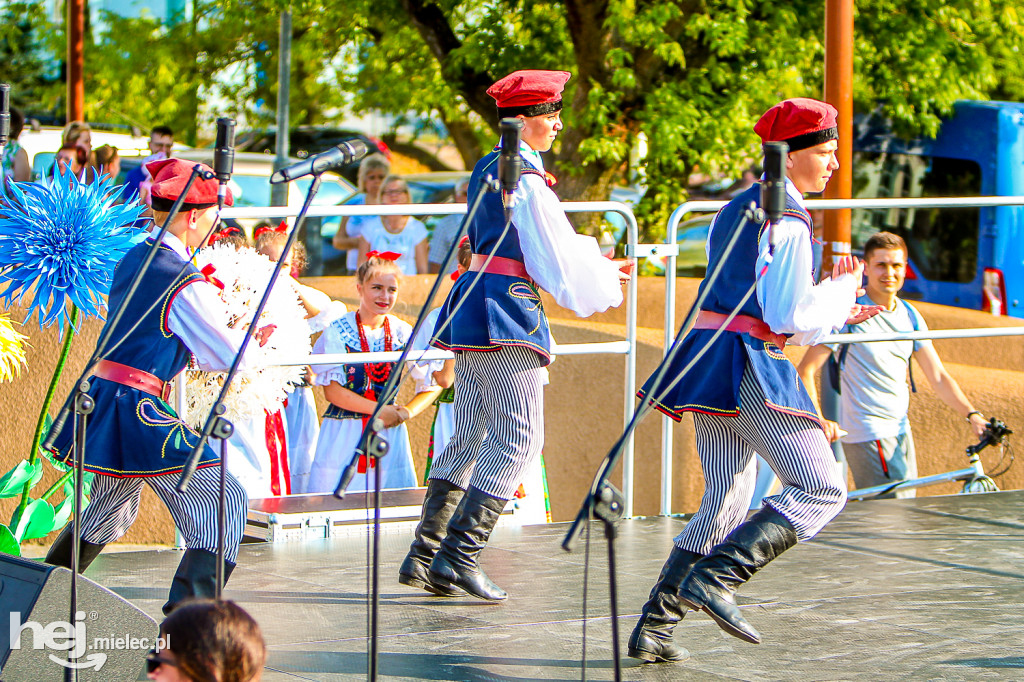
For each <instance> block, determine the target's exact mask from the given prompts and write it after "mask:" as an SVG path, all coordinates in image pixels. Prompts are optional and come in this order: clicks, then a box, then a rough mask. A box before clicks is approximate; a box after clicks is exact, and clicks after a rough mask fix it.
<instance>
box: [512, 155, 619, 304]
mask: <svg viewBox="0 0 1024 682" xmlns="http://www.w3.org/2000/svg"><path fill="white" fill-rule="evenodd" d="M514 197H515V205H514V206H513V208H512V222H513V224H515V226H516V229H517V230H518V232H519V245H520V247H521V248H522V250H523V261H524V262H525V264H526V271H527V272H528V273H530V276H531V277H532V278H533V279H534V281H536V282H537V284H538V285H539V286H540V287H541V288H542V289H544V290H545V291H547V292H548V293H550V294H551V295H552V296H553V297H554V299H555V301H557V302H558V305H560V306H562V307H563V308H568V309H570V310H572V311H573V312H575V313H576V315H577V316H579V317H589V316H590V315H593V314H594V313H599V312H603V311H605V310H607V309H608V308H612V307H615V306H618V305H621V304H622V285H621V284H620V283H619V267H618V265H617V264H616V263H615V262H614V261H611V260H609V259H607V258H605V257H604V256H602V255H601V249H600V247H599V246H598V243H597V240H596V239H594V238H593V237H590V236H587V235H582V234H577V233H576V230H574V229H573V227H572V225H571V224H570V223H569V220H568V218H566V217H565V211H563V210H562V207H561V206H560V205H559V203H558V197H557V196H556V195H555V193H554V192H552V191H551V188H549V187H548V186H547V183H546V182H545V181H544V178H543V177H542V176H539V175H535V174H533V173H525V174H523V176H522V178H521V179H520V180H519V186H518V187H517V188H516V191H515V193H514Z"/></svg>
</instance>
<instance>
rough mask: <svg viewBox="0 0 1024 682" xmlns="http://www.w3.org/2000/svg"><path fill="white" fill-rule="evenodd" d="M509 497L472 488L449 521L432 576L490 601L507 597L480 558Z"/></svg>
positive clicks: (433, 578) (433, 563) (438, 581)
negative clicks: (479, 562) (483, 569)
mask: <svg viewBox="0 0 1024 682" xmlns="http://www.w3.org/2000/svg"><path fill="white" fill-rule="evenodd" d="M505 502H506V500H501V499H498V498H497V497H491V496H490V495H488V494H487V493H485V492H483V491H482V490H478V489H477V488H472V487H471V488H470V489H469V490H467V491H466V495H465V496H464V497H463V498H462V502H460V503H459V507H458V509H457V510H456V511H455V516H454V518H452V520H451V522H450V523H449V524H448V535H447V536H446V537H445V539H444V540H443V541H442V542H441V548H440V549H439V550H438V552H437V554H436V555H435V556H434V560H433V561H432V562H431V564H430V579H431V582H433V583H434V584H435V585H440V586H441V587H451V586H453V585H454V586H457V587H461V588H462V589H464V590H465V591H466V592H469V593H470V594H471V595H473V596H474V597H478V598H479V599H485V600H487V601H502V600H503V599H508V594H507V593H506V592H505V590H503V589H501V588H500V587H498V586H497V585H495V584H494V583H493V582H491V579H490V578H488V577H487V574H485V573H484V572H483V571H481V570H480V567H479V566H478V565H477V560H478V559H479V558H480V552H481V551H482V550H483V548H484V546H486V545H487V538H489V537H490V536H491V531H492V530H494V524H496V523H497V522H498V517H499V516H501V512H502V510H504V509H505Z"/></svg>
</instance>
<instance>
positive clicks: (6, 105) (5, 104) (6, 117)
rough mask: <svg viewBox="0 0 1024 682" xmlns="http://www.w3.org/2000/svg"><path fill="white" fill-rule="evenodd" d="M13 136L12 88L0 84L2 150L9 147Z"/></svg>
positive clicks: (0, 145) (0, 135) (5, 84)
mask: <svg viewBox="0 0 1024 682" xmlns="http://www.w3.org/2000/svg"><path fill="white" fill-rule="evenodd" d="M10 136H11V86H10V84H9V83H0V149H3V148H4V147H5V146H6V145H7V138H9V137H10Z"/></svg>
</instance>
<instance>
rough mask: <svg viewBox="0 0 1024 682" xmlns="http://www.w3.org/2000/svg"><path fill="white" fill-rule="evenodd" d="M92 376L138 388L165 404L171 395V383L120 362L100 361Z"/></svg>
mask: <svg viewBox="0 0 1024 682" xmlns="http://www.w3.org/2000/svg"><path fill="white" fill-rule="evenodd" d="M92 375H93V376H94V377H99V378H100V379H106V380H107V381H113V382H114V383H115V384H121V385H122V386H129V387H131V388H137V389H139V390H140V391H142V392H143V393H148V394H150V395H154V396H156V397H158V398H160V399H161V400H163V401H165V402H166V401H167V399H168V398H169V397H170V395H171V384H170V382H168V381H162V380H161V379H159V378H158V377H156V376H155V375H153V374H150V373H149V372H143V371H142V370H141V369H135V368H134V367H129V366H128V365H122V364H121V363H119V362H111V361H110V360H100V361H99V362H97V363H96V367H94V368H93V370H92Z"/></svg>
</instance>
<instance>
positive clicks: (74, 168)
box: [50, 145, 82, 177]
mask: <svg viewBox="0 0 1024 682" xmlns="http://www.w3.org/2000/svg"><path fill="white" fill-rule="evenodd" d="M78 155H79V149H78V148H77V147H75V146H74V145H67V146H64V147H61V148H60V149H58V150H57V153H56V155H54V157H53V167H52V168H51V169H50V170H51V175H56V172H57V167H60V168H66V169H68V170H70V171H71V172H72V173H73V174H74V175H75V177H81V173H82V166H81V165H80V164H79V163H78Z"/></svg>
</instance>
